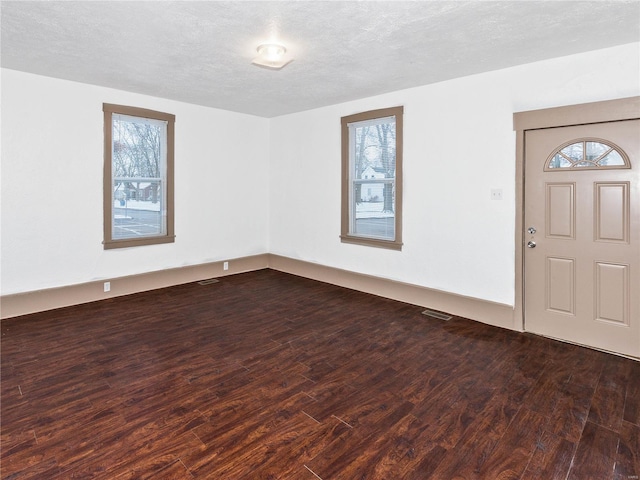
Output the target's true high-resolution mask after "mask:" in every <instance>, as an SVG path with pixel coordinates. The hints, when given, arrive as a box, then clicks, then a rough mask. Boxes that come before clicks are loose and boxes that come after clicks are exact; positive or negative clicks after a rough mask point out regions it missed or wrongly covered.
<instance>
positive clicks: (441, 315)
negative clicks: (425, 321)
mask: <svg viewBox="0 0 640 480" xmlns="http://www.w3.org/2000/svg"><path fill="white" fill-rule="evenodd" d="M422 314H423V315H426V316H427V317H433V318H437V319H438V320H444V321H445V322H446V321H448V320H451V319H452V318H453V317H452V316H451V315H447V314H446V313H441V312H436V311H435V310H429V309H428V308H427V309H426V310H425V311H423V312H422Z"/></svg>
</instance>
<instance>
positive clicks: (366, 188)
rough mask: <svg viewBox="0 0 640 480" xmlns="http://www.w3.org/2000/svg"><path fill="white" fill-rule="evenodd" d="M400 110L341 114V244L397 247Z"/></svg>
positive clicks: (399, 232) (399, 241) (399, 226)
mask: <svg viewBox="0 0 640 480" xmlns="http://www.w3.org/2000/svg"><path fill="white" fill-rule="evenodd" d="M403 111H404V108H403V107H393V108H386V109H381V110H373V111H369V112H363V113H358V114H355V115H350V116H347V117H342V120H341V122H342V222H341V235H340V238H341V240H342V242H345V243H355V244H360V245H368V246H374V247H382V248H389V249H394V250H401V249H402V126H403Z"/></svg>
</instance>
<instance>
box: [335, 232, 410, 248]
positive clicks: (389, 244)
mask: <svg viewBox="0 0 640 480" xmlns="http://www.w3.org/2000/svg"><path fill="white" fill-rule="evenodd" d="M340 241H341V242H342V243H351V244H354V245H362V246H365V247H376V248H386V249H387V250H398V251H400V250H402V242H400V241H397V240H380V239H377V238H369V237H354V236H353V235H340Z"/></svg>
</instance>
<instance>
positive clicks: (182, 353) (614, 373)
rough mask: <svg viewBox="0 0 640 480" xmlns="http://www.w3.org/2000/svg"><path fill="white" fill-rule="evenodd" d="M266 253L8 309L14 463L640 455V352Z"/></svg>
mask: <svg viewBox="0 0 640 480" xmlns="http://www.w3.org/2000/svg"><path fill="white" fill-rule="evenodd" d="M422 310H423V309H422V308H420V307H416V306H412V305H407V304H403V303H399V302H394V301H391V300H386V299H382V298H378V297H375V296H371V295H367V294H363V293H359V292H354V291H351V290H347V289H343V288H339V287H335V286H331V285H326V284H322V283H319V282H315V281H312V280H308V279H303V278H299V277H295V276H292V275H287V274H283V273H280V272H275V271H272V270H261V271H257V272H252V273H247V274H241V275H235V276H230V277H225V278H223V279H221V281H220V282H219V283H215V284H212V285H206V286H204V285H199V284H197V283H194V284H188V285H182V286H177V287H172V288H166V289H162V290H156V291H153V292H147V293H142V294H137V295H132V296H128V297H121V298H117V299H110V300H106V301H102V302H96V303H92V304H87V305H80V306H75V307H70V308H65V309H60V310H56V311H51V312H44V313H39V314H34V315H29V316H25V317H21V318H15V319H10V320H6V321H3V322H2V325H1V332H2V339H1V347H2V351H1V356H2V371H1V375H2V377H1V378H2V391H1V401H2V404H1V407H2V410H1V417H2V418H1V420H2V427H1V430H2V444H1V447H2V452H1V477H2V478H3V479H7V480H8V479H12V480H13V479H54V480H57V479H147V478H154V479H190V478H199V479H232V480H235V479H271V480H275V479H295V480H318V479H321V480H329V479H332V480H333V479H345V480H351V479H354V480H355V479H358V480H364V479H374V480H377V479H381V480H382V479H389V480H395V479H416V480H425V479H443V480H450V479H492V480H493V479H523V480H525V479H527V480H530V479H542V480H553V479H572V480H578V479H580V480H608V479H611V480H631V479H637V478H638V476H639V475H640V453H639V452H640V363H638V362H634V361H632V360H628V359H624V358H619V357H616V356H612V355H608V354H605V353H600V352H596V351H592V350H589V349H585V348H581V347H577V346H572V345H567V344H563V343H559V342H555V341H552V340H548V339H544V338H541V337H536V336H533V335H529V334H520V333H516V332H511V331H506V330H502V329H498V328H494V327H489V326H486V325H483V324H480V323H476V322H472V321H470V320H466V319H462V318H456V317H454V318H453V319H452V320H450V321H448V322H444V321H441V320H436V319H433V318H429V317H427V316H424V315H422V314H421V312H422Z"/></svg>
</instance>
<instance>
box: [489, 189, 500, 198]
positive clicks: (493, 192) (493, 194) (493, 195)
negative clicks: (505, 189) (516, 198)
mask: <svg viewBox="0 0 640 480" xmlns="http://www.w3.org/2000/svg"><path fill="white" fill-rule="evenodd" d="M491 200H502V189H501V188H493V189H492V190H491Z"/></svg>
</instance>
